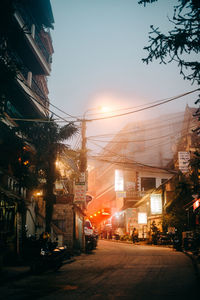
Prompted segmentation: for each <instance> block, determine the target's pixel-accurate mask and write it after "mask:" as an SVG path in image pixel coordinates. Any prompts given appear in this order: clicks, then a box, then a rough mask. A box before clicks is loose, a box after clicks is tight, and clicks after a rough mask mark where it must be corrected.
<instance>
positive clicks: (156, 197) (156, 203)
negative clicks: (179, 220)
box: [150, 194, 162, 215]
mask: <svg viewBox="0 0 200 300" xmlns="http://www.w3.org/2000/svg"><path fill="white" fill-rule="evenodd" d="M150 200H151V213H152V214H153V215H157V214H162V198H161V194H151V196H150Z"/></svg>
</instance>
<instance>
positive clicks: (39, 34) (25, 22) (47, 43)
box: [14, 4, 53, 75]
mask: <svg viewBox="0 0 200 300" xmlns="http://www.w3.org/2000/svg"><path fill="white" fill-rule="evenodd" d="M14 16H15V19H16V21H17V23H18V24H19V26H20V28H21V29H22V30H23V31H24V35H25V39H26V42H27V44H28V46H29V48H30V49H31V50H32V52H33V53H34V56H36V59H37V61H38V62H39V64H40V67H41V68H42V70H43V73H44V74H45V75H49V74H50V71H51V57H52V53H53V48H52V43H51V37H50V34H49V33H48V32H46V31H44V29H43V28H42V27H41V28H40V27H39V26H38V25H37V22H36V21H35V20H34V18H33V16H32V15H31V13H30V12H29V11H26V10H25V9H24V8H23V7H21V6H20V4H17V5H16V11H15V14H14ZM50 48H51V49H50Z"/></svg>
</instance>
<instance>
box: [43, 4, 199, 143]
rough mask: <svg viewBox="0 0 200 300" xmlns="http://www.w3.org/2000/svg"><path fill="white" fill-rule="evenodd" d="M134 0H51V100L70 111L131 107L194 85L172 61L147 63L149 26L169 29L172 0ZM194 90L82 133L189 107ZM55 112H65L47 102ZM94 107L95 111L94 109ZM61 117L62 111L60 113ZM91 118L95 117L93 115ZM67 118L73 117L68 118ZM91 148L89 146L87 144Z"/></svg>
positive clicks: (117, 127) (78, 113)
mask: <svg viewBox="0 0 200 300" xmlns="http://www.w3.org/2000/svg"><path fill="white" fill-rule="evenodd" d="M137 2H138V1H137V0H51V4H52V10H53V15H54V19H55V24H54V27H55V29H54V30H53V31H51V35H52V39H53V47H54V51H55V53H54V55H53V63H52V73H51V76H50V77H49V80H48V86H49V91H50V94H49V98H50V102H51V103H52V104H54V105H56V106H58V107H59V108H60V109H62V110H64V111H65V112H67V113H69V114H70V115H73V116H83V114H84V112H85V111H86V110H88V109H91V108H98V107H99V106H100V105H106V106H109V107H110V108H111V110H113V111H114V110H117V112H118V113H121V112H124V111H118V110H119V109H122V108H127V107H135V106H138V105H142V104H147V103H150V102H152V101H156V100H159V99H165V98H169V97H172V96H176V95H179V94H182V93H184V92H187V91H190V90H193V89H195V88H197V85H191V83H190V82H189V81H186V80H183V78H182V76H181V75H180V74H179V68H178V67H177V65H176V64H175V63H170V64H167V65H161V64H159V62H158V61H153V62H152V63H151V64H149V65H146V64H145V63H143V62H142V58H144V57H146V56H147V52H146V51H145V50H143V47H145V46H147V45H148V32H149V31H150V25H156V27H159V28H160V30H161V31H162V32H167V31H168V30H170V28H173V27H170V26H172V25H170V22H169V21H168V19H167V16H169V17H172V16H173V6H174V4H175V3H176V1H174V0H167V1H166V0H159V1H158V2H156V3H153V4H150V5H147V6H146V7H144V6H143V5H139V4H138V3H137ZM196 98H197V93H194V94H192V95H190V96H186V97H184V98H180V99H179V100H176V101H173V102H171V103H169V104H165V105H162V106H160V107H158V108H154V109H150V110H147V111H145V112H143V113H137V114H132V115H129V117H127V116H126V117H121V118H116V119H111V120H107V121H94V122H91V123H89V124H88V125H87V136H90V135H96V134H104V133H111V132H117V131H118V130H120V129H121V128H122V127H123V126H124V125H125V124H126V123H128V122H131V121H134V120H136V119H137V118H139V119H148V118H152V117H154V116H156V117H157V116H158V115H162V114H164V113H170V112H178V111H183V110H184V109H185V106H186V104H188V105H189V106H193V107H194V102H195V100H196ZM51 109H52V110H53V111H55V112H56V113H58V114H59V115H61V116H63V117H64V115H63V114H62V113H60V112H58V111H56V110H55V109H53V108H52V107H51ZM94 112H98V111H97V110H96V111H93V113H94ZM98 116H99V117H101V116H102V115H98ZM65 117H66V116H65ZM95 117H96V116H95ZM69 120H73V119H72V118H70V119H69ZM89 147H92V145H89Z"/></svg>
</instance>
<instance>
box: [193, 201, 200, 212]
mask: <svg viewBox="0 0 200 300" xmlns="http://www.w3.org/2000/svg"><path fill="white" fill-rule="evenodd" d="M199 202H200V201H199V199H198V200H196V201H195V202H194V203H193V210H195V209H197V208H198V207H199V205H200V203H199Z"/></svg>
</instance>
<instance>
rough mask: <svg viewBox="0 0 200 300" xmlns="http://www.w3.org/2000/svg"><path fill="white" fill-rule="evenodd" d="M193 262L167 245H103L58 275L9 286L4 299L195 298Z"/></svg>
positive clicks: (1, 291)
mask: <svg viewBox="0 0 200 300" xmlns="http://www.w3.org/2000/svg"><path fill="white" fill-rule="evenodd" d="M197 286H198V283H197V279H196V277H195V271H194V267H193V264H192V261H191V259H190V258H189V257H188V256H187V255H185V254H184V253H182V252H176V251H174V250H173V249H171V248H168V247H162V246H146V245H133V244H125V243H119V242H112V241H105V240H100V241H99V244H98V248H97V249H96V250H95V251H94V252H93V253H91V254H82V255H81V256H78V257H76V261H75V262H73V263H71V264H66V265H64V266H62V268H61V269H60V270H59V271H58V272H54V273H53V272H49V273H45V274H43V275H39V276H32V275H30V276H27V277H26V278H24V279H21V280H17V281H14V282H9V283H7V284H4V286H2V287H1V288H0V294H1V297H2V298H1V299H6V300H9V299H15V300H16V299H20V300H21V299H29V300H31V299H45V300H53V299H56V300H62V299H148V300H149V299H162V300H163V299H176V300H177V299H195V292H196V288H197Z"/></svg>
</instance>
